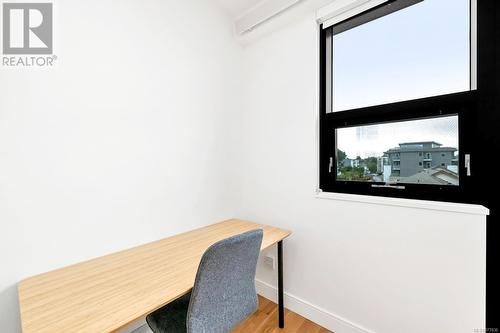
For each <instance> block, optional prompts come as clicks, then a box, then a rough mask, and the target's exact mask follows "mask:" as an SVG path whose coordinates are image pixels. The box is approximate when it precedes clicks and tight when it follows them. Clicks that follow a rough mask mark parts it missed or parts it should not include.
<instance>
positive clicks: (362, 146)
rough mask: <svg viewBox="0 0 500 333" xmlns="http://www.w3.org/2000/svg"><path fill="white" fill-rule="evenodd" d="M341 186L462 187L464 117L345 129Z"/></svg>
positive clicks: (340, 141)
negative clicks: (460, 156)
mask: <svg viewBox="0 0 500 333" xmlns="http://www.w3.org/2000/svg"><path fill="white" fill-rule="evenodd" d="M336 137H337V141H336V142H337V158H336V160H337V180H342V181H364V182H385V183H403V184H427V185H459V175H458V173H459V170H458V116H446V117H439V118H431V119H420V120H411V121H401V122H392V123H384V124H375V125H367V126H356V127H346V128H339V129H337V130H336Z"/></svg>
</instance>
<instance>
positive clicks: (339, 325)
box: [255, 279, 374, 333]
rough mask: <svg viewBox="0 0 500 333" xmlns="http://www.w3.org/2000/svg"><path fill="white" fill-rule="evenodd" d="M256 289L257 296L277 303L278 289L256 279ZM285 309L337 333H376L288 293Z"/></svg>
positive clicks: (286, 294)
mask: <svg viewBox="0 0 500 333" xmlns="http://www.w3.org/2000/svg"><path fill="white" fill-rule="evenodd" d="M255 288H256V289H257V294H259V295H261V296H262V297H265V298H267V299H269V300H271V301H273V302H277V295H278V290H277V288H276V287H274V286H272V285H270V284H268V283H266V282H263V281H260V280H258V279H255ZM285 307H286V308H287V309H289V310H292V311H293V312H295V313H297V314H299V315H301V316H302V317H304V318H307V319H309V320H311V321H312V322H315V323H316V324H318V325H321V326H323V327H324V328H326V329H328V330H330V331H333V332H335V333H374V332H372V331H370V330H367V329H366V328H363V327H361V326H359V325H356V324H354V323H352V322H350V321H348V320H347V319H344V318H342V317H340V316H337V315H335V314H333V313H331V312H328V311H326V310H325V309H322V308H320V307H318V306H316V305H313V304H311V303H309V302H307V301H305V300H303V299H300V298H299V297H296V296H294V295H291V294H289V293H287V292H285ZM285 326H286V322H285Z"/></svg>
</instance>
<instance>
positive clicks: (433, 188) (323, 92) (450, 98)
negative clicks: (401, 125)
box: [319, 0, 478, 202]
mask: <svg viewBox="0 0 500 333" xmlns="http://www.w3.org/2000/svg"><path fill="white" fill-rule="evenodd" d="M398 1H401V2H404V3H409V2H411V1H407V0H396V1H390V4H392V5H393V4H394V2H398ZM414 2H415V1H413V3H414ZM383 6H387V4H384V5H383ZM383 6H377V7H375V8H373V9H371V10H368V11H366V12H364V13H361V14H359V15H356V16H354V18H355V19H356V20H357V21H358V22H362V21H363V19H362V16H363V15H368V14H369V20H368V19H367V20H366V22H368V21H371V20H373V19H376V18H374V15H373V11H379V12H380V13H381V14H380V17H381V16H384V15H387V14H390V13H392V12H394V10H392V11H388V10H385V11H384V10H383V9H381V8H383ZM399 7H401V8H405V7H407V6H399ZM393 8H398V7H396V6H393ZM473 14H474V12H473V11H472V10H471V16H472V15H473ZM338 24H342V25H346V24H348V23H346V21H343V22H340V23H338ZM336 26H337V25H334V26H331V27H329V28H327V29H323V28H322V27H320V103H319V105H320V110H319V112H320V116H319V188H320V191H322V192H336V193H351V194H361V195H371V196H385V197H397V198H408V199H423V200H437V201H449V202H471V201H472V198H470V197H469V193H470V192H471V191H469V189H470V188H471V187H472V179H473V177H468V176H467V175H466V169H465V168H464V167H463V166H464V163H465V154H471V152H472V149H473V148H474V147H473V145H472V144H471V141H472V137H473V133H471V129H470V127H471V126H469V124H471V123H472V122H473V121H474V118H473V115H474V113H475V112H476V109H477V107H478V106H477V105H478V92H477V91H476V90H474V88H475V87H474V86H473V85H472V76H473V75H475V73H473V68H472V65H471V66H470V71H471V72H470V77H471V86H470V88H471V90H470V91H465V92H460V93H453V94H447V95H440V96H433V97H427V98H421V99H415V100H407V101H402V102H396V103H390V104H384V105H376V106H369V107H363V108H358V109H352V110H345V111H335V112H331V111H333V103H332V101H331V100H328V98H331V92H327V90H328V88H329V87H331V82H328V80H332V79H333V74H332V73H329V72H328V71H327V66H329V70H331V67H333V66H332V65H331V63H330V64H328V65H327V61H328V60H327V48H329V47H330V46H329V45H328V43H331V42H332V40H331V38H333V35H334V31H333V30H334V29H335V27H336ZM355 26H357V25H355V24H354V25H353V27H355ZM470 28H471V33H472V29H473V28H472V23H471V25H470ZM343 31H345V30H343ZM470 46H471V48H472V47H473V44H472V42H471V43H470ZM471 61H472V51H471ZM327 94H328V96H327ZM446 115H458V118H459V158H458V160H459V162H458V163H459V185H458V186H453V185H424V184H397V185H403V186H387V184H385V183H377V182H361V181H340V180H337V179H336V163H337V161H336V142H335V140H336V138H335V130H336V129H338V128H343V127H351V126H361V125H372V124H378V123H386V122H395V121H406V120H416V119H428V118H434V117H441V116H446Z"/></svg>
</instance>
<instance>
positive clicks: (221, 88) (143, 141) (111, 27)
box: [0, 0, 242, 333]
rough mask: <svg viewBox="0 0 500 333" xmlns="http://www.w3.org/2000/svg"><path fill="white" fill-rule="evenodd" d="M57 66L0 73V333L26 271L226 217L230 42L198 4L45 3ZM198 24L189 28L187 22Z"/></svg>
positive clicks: (9, 323)
mask: <svg viewBox="0 0 500 333" xmlns="http://www.w3.org/2000/svg"><path fill="white" fill-rule="evenodd" d="M55 10H56V14H55V15H56V16H55V22H56V25H57V26H56V39H55V43H56V49H55V53H56V54H57V56H58V58H59V59H58V61H57V62H58V64H57V67H56V68H54V69H51V70H37V69H33V68H31V69H24V70H23V69H15V70H8V69H4V68H0V91H1V92H2V93H1V98H0V228H1V229H0V331H2V332H8V333H15V332H19V331H20V328H19V314H18V308H17V307H18V304H17V290H16V283H17V282H18V281H19V280H21V279H22V278H24V277H27V276H30V275H33V274H36V273H41V272H44V271H47V270H50V269H53V268H57V267H60V266H64V265H67V264H70V263H75V262H78V261H81V260H84V259H88V258H91V257H95V256H98V255H103V254H106V253H109V252H113V251H116V250H121V249H124V248H127V247H130V246H133V245H136V244H140V243H144V242H147V241H151V240H154V239H158V238H162V237H165V236H168V235H171V234H175V233H178V232H180V231H182V230H187V229H191V228H193V227H195V226H198V225H205V224H209V223H213V222H215V221H218V220H221V219H225V218H229V217H232V216H233V213H232V209H233V208H232V207H233V206H234V205H233V204H232V203H231V200H232V199H231V196H229V195H227V193H228V192H227V191H226V189H227V188H229V186H230V184H231V179H230V177H228V176H227V175H228V172H229V171H231V170H230V169H229V167H230V166H232V165H234V163H231V158H232V157H231V156H232V151H231V146H230V145H225V144H224V142H226V141H230V140H229V139H230V138H231V137H233V135H232V134H231V131H232V130H233V129H234V128H235V126H234V123H233V121H236V120H237V118H235V114H236V112H238V110H240V109H241V104H240V103H241V98H240V93H241V91H242V89H241V87H240V83H239V82H240V80H239V79H240V76H241V75H240V69H241V47H240V46H239V45H237V43H236V42H235V41H234V38H233V35H232V31H231V22H230V21H229V20H227V19H226V17H225V16H221V14H220V13H219V10H218V9H217V8H216V7H214V6H213V5H211V4H210V3H207V1H205V0H197V1H178V0H142V1H132V0H120V1H113V0H86V1H76V0H63V1H61V0H56V2H55ZM192 21H194V22H196V24H191V23H190V22H192Z"/></svg>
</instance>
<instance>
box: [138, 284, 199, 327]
mask: <svg viewBox="0 0 500 333" xmlns="http://www.w3.org/2000/svg"><path fill="white" fill-rule="evenodd" d="M190 298H191V293H188V294H186V295H184V296H182V297H180V298H178V299H176V300H175V301H173V302H171V303H169V304H167V305H165V306H164V307H162V308H160V309H158V310H156V311H155V312H153V313H151V314H149V315H148V316H147V317H146V322H147V323H148V325H149V327H150V328H151V330H152V331H153V332H155V333H186V332H187V328H186V318H187V312H188V307H189V300H190Z"/></svg>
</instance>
